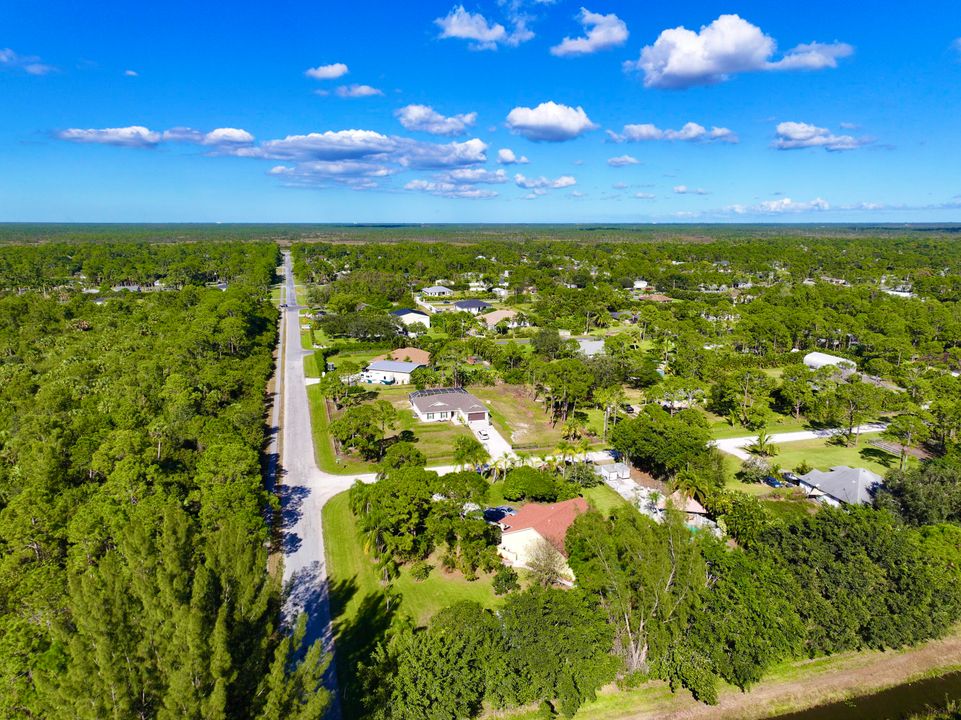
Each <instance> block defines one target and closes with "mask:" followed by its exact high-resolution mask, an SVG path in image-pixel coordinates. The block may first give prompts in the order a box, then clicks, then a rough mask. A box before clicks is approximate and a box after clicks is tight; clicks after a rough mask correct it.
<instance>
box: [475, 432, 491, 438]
mask: <svg viewBox="0 0 961 720" xmlns="http://www.w3.org/2000/svg"><path fill="white" fill-rule="evenodd" d="M477 437H479V438H480V439H481V440H490V437H491V436H490V433H489V432H487V431H486V430H478V431H477Z"/></svg>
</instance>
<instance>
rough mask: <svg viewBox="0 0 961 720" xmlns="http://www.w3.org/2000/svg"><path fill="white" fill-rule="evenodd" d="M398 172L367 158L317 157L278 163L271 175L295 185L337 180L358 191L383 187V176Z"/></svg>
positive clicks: (317, 183)
mask: <svg viewBox="0 0 961 720" xmlns="http://www.w3.org/2000/svg"><path fill="white" fill-rule="evenodd" d="M395 172H397V170H396V169H395V168H390V167H387V166H386V165H380V164H377V163H370V162H364V161H357V160H330V161H329V160H316V161H311V162H302V163H297V164H296V165H293V166H288V165H275V166H274V167H272V168H271V169H270V170H269V171H268V174H269V175H272V176H274V177H277V178H279V179H280V180H281V181H282V182H283V183H284V184H286V185H290V186H294V187H326V186H328V185H330V184H331V183H337V184H340V185H347V186H348V187H351V188H353V189H355V190H372V189H374V188H376V187H379V183H378V182H377V181H378V180H379V179H381V178H385V177H388V176H389V175H392V174H394V173H395Z"/></svg>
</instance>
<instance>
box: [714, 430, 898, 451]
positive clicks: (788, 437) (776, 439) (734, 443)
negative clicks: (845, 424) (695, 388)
mask: <svg viewBox="0 0 961 720" xmlns="http://www.w3.org/2000/svg"><path fill="white" fill-rule="evenodd" d="M886 427H887V425H886V424H884V423H869V424H867V425H860V426H858V427H856V428H854V432H855V433H856V434H858V435H864V434H865V433H877V432H881V431H882V430H884V429H885V428H886ZM844 432H845V431H844V430H843V429H841V428H829V429H827V430H799V431H798V432H788V433H775V434H774V435H771V438H770V439H771V442H773V443H777V444H779V445H780V444H781V443H790V442H798V441H800V440H818V439H820V438H829V437H834V436H835V435H841V434H843V433H844ZM755 440H757V435H747V436H745V437H737V438H727V439H725V440H715V441H714V445H715V447H716V448H717V449H718V450H720V451H721V452H725V453H727V454H728V455H733V456H734V457H736V458H740V459H741V460H747V459H748V458H749V457H751V454H750V453H749V452H748V451H747V450H745V449H744V448H746V447H747V446H748V445H750V444H752V443H753V442H754V441H755Z"/></svg>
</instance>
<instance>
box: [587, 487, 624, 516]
mask: <svg viewBox="0 0 961 720" xmlns="http://www.w3.org/2000/svg"><path fill="white" fill-rule="evenodd" d="M584 499H585V500H587V501H588V502H589V503H590V504H591V505H593V506H594V507H595V508H597V511H598V512H600V513H603V514H605V515H606V514H607V513H609V512H610V511H611V510H613V509H614V508H617V507H622V506H625V505H628V504H629V503H628V502H627V500H625V499H624V498H622V497H621V496H620V495H618V494H617V493H616V492H614V491H613V490H611V488H609V487H608V486H607V485H605V484H603V483H601V484H600V485H598V486H596V487H592V488H588V489H587V490H585V491H584Z"/></svg>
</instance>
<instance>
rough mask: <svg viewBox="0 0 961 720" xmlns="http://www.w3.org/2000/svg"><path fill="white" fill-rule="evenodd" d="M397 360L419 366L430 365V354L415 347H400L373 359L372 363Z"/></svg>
mask: <svg viewBox="0 0 961 720" xmlns="http://www.w3.org/2000/svg"><path fill="white" fill-rule="evenodd" d="M380 360H398V361H400V362H412V363H418V364H420V365H430V353H429V352H427V351H426V350H421V349H420V348H415V347H402V348H397V349H396V350H391V351H390V352H389V353H387V354H386V355H381V356H379V357H375V358H374V361H380Z"/></svg>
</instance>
